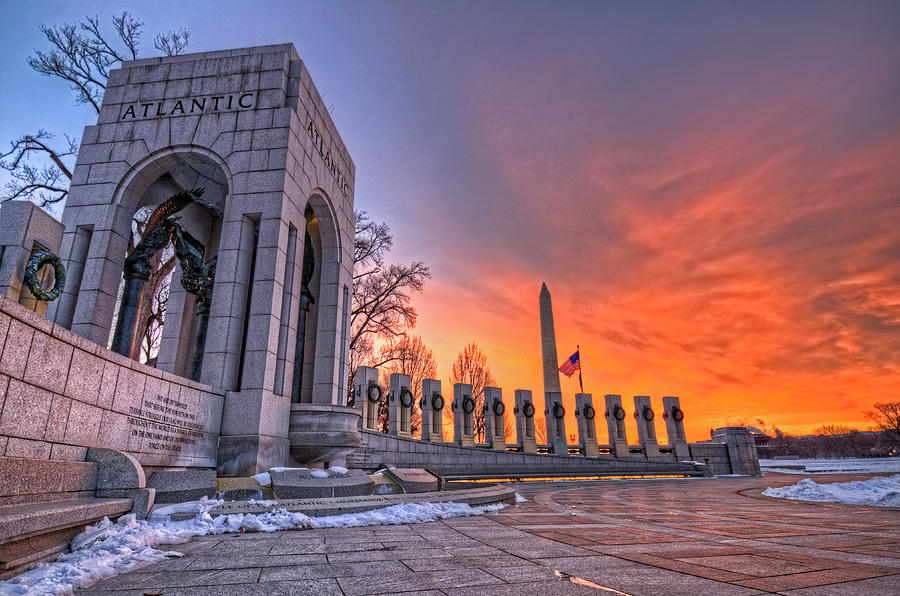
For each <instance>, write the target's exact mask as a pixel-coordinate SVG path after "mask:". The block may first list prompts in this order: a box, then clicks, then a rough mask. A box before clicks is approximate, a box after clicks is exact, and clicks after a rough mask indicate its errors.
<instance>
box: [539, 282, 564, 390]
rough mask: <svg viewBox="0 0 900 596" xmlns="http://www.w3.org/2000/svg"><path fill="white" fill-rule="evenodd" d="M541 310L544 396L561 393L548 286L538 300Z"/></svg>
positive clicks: (542, 288)
mask: <svg viewBox="0 0 900 596" xmlns="http://www.w3.org/2000/svg"><path fill="white" fill-rule="evenodd" d="M538 301H539V303H540V308H541V354H542V356H543V358H544V395H546V394H547V393H548V392H550V391H555V392H561V391H562V389H560V387H559V367H558V364H557V362H559V361H558V360H557V358H556V330H555V329H554V328H553V305H552V304H551V303H550V291H549V290H548V289H547V284H546V283H544V284H542V285H541V295H540V298H539V299H538Z"/></svg>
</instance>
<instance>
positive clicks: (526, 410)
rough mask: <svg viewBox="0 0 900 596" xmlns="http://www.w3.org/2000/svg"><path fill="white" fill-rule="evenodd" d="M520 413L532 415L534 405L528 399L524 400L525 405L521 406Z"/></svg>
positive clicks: (529, 416)
mask: <svg viewBox="0 0 900 596" xmlns="http://www.w3.org/2000/svg"><path fill="white" fill-rule="evenodd" d="M522 413H523V414H525V417H526V418H531V417H532V416H534V406H533V405H532V403H531V402H530V401H526V402H525V405H524V406H522Z"/></svg>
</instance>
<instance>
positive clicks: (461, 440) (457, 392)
mask: <svg viewBox="0 0 900 596" xmlns="http://www.w3.org/2000/svg"><path fill="white" fill-rule="evenodd" d="M474 413H475V401H474V400H473V399H472V386H471V385H467V384H465V383H454V385H453V440H454V441H455V442H456V443H457V444H458V445H464V446H468V447H474V446H475V431H474V426H473V424H474V420H473V419H472V418H473V414H474Z"/></svg>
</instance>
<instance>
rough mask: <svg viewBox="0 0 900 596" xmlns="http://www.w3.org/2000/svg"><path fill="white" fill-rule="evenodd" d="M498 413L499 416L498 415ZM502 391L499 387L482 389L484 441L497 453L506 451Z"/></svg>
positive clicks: (504, 408)
mask: <svg viewBox="0 0 900 596" xmlns="http://www.w3.org/2000/svg"><path fill="white" fill-rule="evenodd" d="M498 412H499V414H498ZM505 412H506V406H505V405H503V390H502V389H500V388H499V387H485V388H484V441H485V443H487V444H488V445H489V446H491V447H493V448H494V449H497V450H499V451H506V431H505V429H504V426H503V415H504V413H505Z"/></svg>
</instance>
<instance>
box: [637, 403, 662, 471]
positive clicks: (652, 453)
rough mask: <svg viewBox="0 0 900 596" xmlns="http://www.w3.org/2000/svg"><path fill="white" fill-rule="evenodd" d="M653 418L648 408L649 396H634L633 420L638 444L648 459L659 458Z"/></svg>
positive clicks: (649, 407)
mask: <svg viewBox="0 0 900 596" xmlns="http://www.w3.org/2000/svg"><path fill="white" fill-rule="evenodd" d="M655 416H656V415H655V414H654V413H653V408H652V407H651V406H650V396H648V395H635V396H634V419H635V421H637V429H638V442H639V443H640V444H641V447H643V448H644V455H645V456H646V457H648V458H650V457H658V456H659V442H658V441H657V439H656V425H655V423H654V422H653V418H654V417H655Z"/></svg>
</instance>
